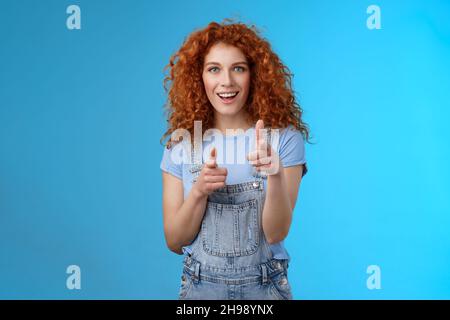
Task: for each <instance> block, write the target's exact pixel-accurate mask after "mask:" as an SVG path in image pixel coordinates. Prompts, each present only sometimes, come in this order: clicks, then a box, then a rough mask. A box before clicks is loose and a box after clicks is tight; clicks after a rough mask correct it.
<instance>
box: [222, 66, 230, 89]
mask: <svg viewBox="0 0 450 320" xmlns="http://www.w3.org/2000/svg"><path fill="white" fill-rule="evenodd" d="M220 82H221V86H222V87H230V86H232V85H233V77H232V76H231V73H230V71H228V70H227V71H225V72H223V73H222V79H220Z"/></svg>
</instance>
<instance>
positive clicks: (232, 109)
mask: <svg viewBox="0 0 450 320" xmlns="http://www.w3.org/2000/svg"><path fill="white" fill-rule="evenodd" d="M214 109H215V110H216V111H217V112H218V113H219V114H221V115H227V116H233V115H236V114H238V113H239V111H241V109H242V107H239V106H238V104H236V105H224V104H222V103H220V102H219V103H216V104H215V105H214Z"/></svg>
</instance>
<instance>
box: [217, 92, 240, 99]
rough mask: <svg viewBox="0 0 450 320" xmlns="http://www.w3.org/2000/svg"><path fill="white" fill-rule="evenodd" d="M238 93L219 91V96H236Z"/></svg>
mask: <svg viewBox="0 0 450 320" xmlns="http://www.w3.org/2000/svg"><path fill="white" fill-rule="evenodd" d="M237 94H238V93H237V92H227V93H218V95H219V97H221V98H231V97H234V96H236V95H237Z"/></svg>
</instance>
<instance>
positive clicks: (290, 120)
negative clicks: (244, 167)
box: [161, 20, 309, 146]
mask: <svg viewBox="0 0 450 320" xmlns="http://www.w3.org/2000/svg"><path fill="white" fill-rule="evenodd" d="M219 42H221V43H225V44H228V45H232V46H235V47H237V48H239V49H240V50H241V51H242V52H243V54H244V55H245V56H246V58H247V60H248V63H249V66H250V91H249V96H248V101H247V116H248V119H247V121H248V122H249V123H256V121H257V120H258V119H262V120H263V121H264V124H265V126H266V127H270V128H280V129H281V128H286V127H287V126H288V125H292V126H294V127H295V128H296V129H297V130H299V131H300V132H301V133H302V134H303V136H304V138H306V140H307V141H308V142H309V129H308V125H307V124H305V123H304V122H303V121H302V119H301V116H302V113H303V111H302V109H301V107H300V105H299V104H298V103H297V102H296V99H295V96H294V93H293V89H292V85H291V78H292V74H291V73H290V71H289V69H288V68H287V67H286V66H285V65H284V64H283V63H282V62H281V60H280V58H279V57H278V56H277V55H276V54H275V53H274V52H273V51H272V49H271V46H270V43H269V42H268V41H267V40H265V39H263V38H262V37H260V36H259V31H258V30H257V29H256V27H255V26H247V25H245V24H243V23H232V22H230V20H225V21H224V22H223V23H221V24H219V23H216V22H211V23H210V24H208V26H207V27H206V28H204V29H202V30H199V31H195V32H193V33H192V34H191V35H190V36H189V37H188V38H187V39H186V40H185V41H184V43H183V45H182V46H181V48H180V49H179V50H178V52H176V53H175V54H174V55H173V56H172V57H171V58H170V62H169V64H168V65H167V66H166V67H165V70H166V69H169V75H168V76H167V77H166V78H165V79H164V88H165V90H166V92H168V103H167V105H166V111H168V120H167V121H168V130H167V131H166V133H165V134H164V135H163V137H162V138H161V141H163V140H164V139H165V138H166V137H168V136H169V135H171V134H172V132H173V131H175V130H176V129H178V128H183V129H187V130H188V131H189V132H190V133H191V136H192V137H193V129H194V121H197V120H200V121H202V130H203V132H202V133H204V131H205V130H207V129H209V128H212V127H213V126H214V123H213V122H214V117H213V115H214V113H213V112H212V110H213V107H212V105H211V103H210V102H209V100H208V97H207V95H206V92H205V89H204V85H203V80H202V72H203V62H204V61H203V60H204V57H205V56H206V54H207V53H208V51H209V49H210V48H211V47H212V46H213V45H214V44H216V43H219ZM167 145H168V146H170V140H169V141H168V143H167Z"/></svg>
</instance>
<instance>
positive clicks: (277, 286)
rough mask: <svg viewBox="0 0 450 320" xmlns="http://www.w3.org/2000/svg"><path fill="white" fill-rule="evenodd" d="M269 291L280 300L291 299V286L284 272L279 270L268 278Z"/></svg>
mask: <svg viewBox="0 0 450 320" xmlns="http://www.w3.org/2000/svg"><path fill="white" fill-rule="evenodd" d="M270 280H271V289H272V290H271V291H272V292H273V294H274V295H275V296H276V297H277V298H278V299H280V300H292V292H291V286H290V285H289V281H288V278H287V274H286V273H285V272H280V273H278V274H277V275H275V276H272V277H271V278H270Z"/></svg>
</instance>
